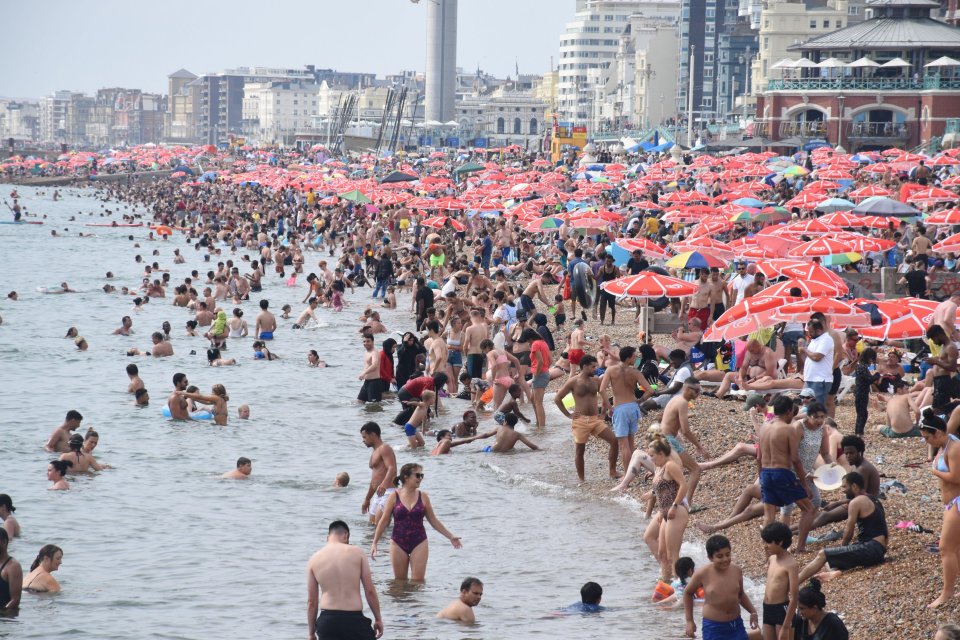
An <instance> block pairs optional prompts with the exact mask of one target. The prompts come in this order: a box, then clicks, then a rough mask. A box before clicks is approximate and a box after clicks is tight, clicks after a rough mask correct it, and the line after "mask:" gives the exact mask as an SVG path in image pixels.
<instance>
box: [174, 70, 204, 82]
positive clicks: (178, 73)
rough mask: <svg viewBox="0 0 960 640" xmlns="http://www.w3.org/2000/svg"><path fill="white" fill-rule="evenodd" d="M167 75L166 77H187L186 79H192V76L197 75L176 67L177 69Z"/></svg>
mask: <svg viewBox="0 0 960 640" xmlns="http://www.w3.org/2000/svg"><path fill="white" fill-rule="evenodd" d="M167 77H168V78H187V79H188V80H193V79H194V78H196V77H197V75H196V74H195V73H190V72H189V71H187V70H186V69H178V70H177V71H174V72H173V73H171V74H170V75H168V76H167Z"/></svg>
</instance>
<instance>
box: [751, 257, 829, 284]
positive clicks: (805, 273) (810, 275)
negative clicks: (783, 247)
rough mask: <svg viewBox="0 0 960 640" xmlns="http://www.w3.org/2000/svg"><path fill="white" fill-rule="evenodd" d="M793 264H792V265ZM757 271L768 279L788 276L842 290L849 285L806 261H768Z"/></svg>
mask: <svg viewBox="0 0 960 640" xmlns="http://www.w3.org/2000/svg"><path fill="white" fill-rule="evenodd" d="M790 263H792V264H790ZM757 270H758V271H761V272H763V274H764V275H766V276H767V277H768V278H776V277H778V276H786V277H787V278H795V279H797V280H811V281H813V282H824V283H826V284H829V285H832V286H835V287H838V288H842V287H846V286H847V283H846V282H845V281H844V279H843V278H841V277H840V276H838V275H837V274H836V273H834V272H833V271H830V269H827V268H825V267H823V266H821V265H819V264H816V263H814V262H807V261H805V260H768V261H766V262H763V263H760V264H758V265H757Z"/></svg>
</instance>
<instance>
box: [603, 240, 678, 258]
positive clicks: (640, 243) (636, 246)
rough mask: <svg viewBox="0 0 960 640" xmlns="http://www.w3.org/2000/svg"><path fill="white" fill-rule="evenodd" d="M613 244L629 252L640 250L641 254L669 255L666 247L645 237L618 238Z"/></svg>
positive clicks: (660, 256)
mask: <svg viewBox="0 0 960 640" xmlns="http://www.w3.org/2000/svg"><path fill="white" fill-rule="evenodd" d="M614 244H615V245H617V246H618V247H620V248H621V249H623V250H625V251H628V252H630V253H633V252H634V251H640V252H641V253H643V255H646V256H650V257H654V258H666V257H667V256H669V255H670V254H669V253H668V252H667V250H666V249H664V248H663V247H661V246H660V245H658V244H657V243H655V242H653V241H651V240H647V239H646V238H618V239H617V240H616V241H615V242H614Z"/></svg>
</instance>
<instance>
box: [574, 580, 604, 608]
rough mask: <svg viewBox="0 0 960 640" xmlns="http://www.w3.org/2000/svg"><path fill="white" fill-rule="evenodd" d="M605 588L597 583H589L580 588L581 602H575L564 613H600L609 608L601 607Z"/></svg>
mask: <svg viewBox="0 0 960 640" xmlns="http://www.w3.org/2000/svg"><path fill="white" fill-rule="evenodd" d="M602 598H603V587H601V586H600V585H599V584H597V583H596V582H588V583H586V584H585V585H583V586H582V587H580V602H575V603H573V604H572V605H570V606H569V607H567V608H565V609H564V610H563V613H599V612H601V611H606V610H607V608H606V607H604V606H601V605H600V600H601V599H602Z"/></svg>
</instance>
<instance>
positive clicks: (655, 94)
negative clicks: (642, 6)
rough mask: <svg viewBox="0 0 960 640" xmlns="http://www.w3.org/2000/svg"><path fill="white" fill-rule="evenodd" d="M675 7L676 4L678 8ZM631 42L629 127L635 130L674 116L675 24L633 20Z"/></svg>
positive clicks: (677, 65)
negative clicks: (631, 75) (631, 85)
mask: <svg viewBox="0 0 960 640" xmlns="http://www.w3.org/2000/svg"><path fill="white" fill-rule="evenodd" d="M677 6H679V3H678V5H677ZM631 33H632V36H633V41H634V49H635V53H634V64H633V69H634V82H633V92H632V93H633V100H632V104H631V107H632V111H630V112H629V113H631V114H632V118H633V120H632V123H633V124H634V126H635V127H637V128H639V129H648V128H650V127H656V126H658V125H661V124H663V123H664V122H666V121H667V120H669V119H670V118H675V117H676V116H677V104H676V100H674V93H676V86H677V79H676V78H677V69H679V68H680V46H679V45H680V31H679V29H678V25H677V23H676V22H674V23H669V22H665V21H651V20H646V19H644V20H637V21H636V23H634V24H632V25H631Z"/></svg>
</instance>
